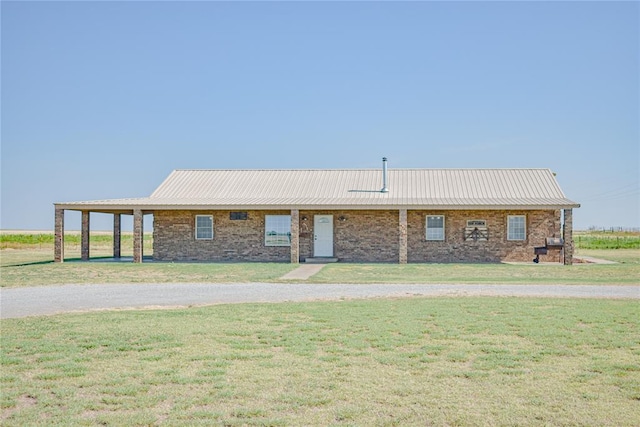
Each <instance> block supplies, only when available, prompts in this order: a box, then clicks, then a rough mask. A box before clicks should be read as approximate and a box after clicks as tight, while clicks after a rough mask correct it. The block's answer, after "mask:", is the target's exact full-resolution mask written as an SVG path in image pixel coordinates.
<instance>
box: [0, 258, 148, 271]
mask: <svg viewBox="0 0 640 427" xmlns="http://www.w3.org/2000/svg"><path fill="white" fill-rule="evenodd" d="M132 259H133V258H132V257H128V258H127V257H122V258H121V259H116V258H113V257H110V256H97V257H91V258H90V259H89V260H88V261H85V260H83V259H82V258H80V257H74V258H65V259H64V262H92V261H97V262H105V261H110V262H122V263H126V262H132ZM152 259H153V258H148V257H143V260H146V261H150V260H152ZM53 262H54V261H53V260H52V259H48V260H41V261H26V262H16V263H10V264H5V265H2V266H0V268H6V267H26V266H29V265H44V264H53Z"/></svg>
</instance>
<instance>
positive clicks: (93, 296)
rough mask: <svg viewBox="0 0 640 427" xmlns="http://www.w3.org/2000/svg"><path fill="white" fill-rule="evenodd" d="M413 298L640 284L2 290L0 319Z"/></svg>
mask: <svg viewBox="0 0 640 427" xmlns="http://www.w3.org/2000/svg"><path fill="white" fill-rule="evenodd" d="M411 296H431V297H435V296H461V297H464V296H505V297H547V298H632V299H640V286H591V285H402V284H392V285H389V284H377V285H376V284H370V285H346V284H281V283H240V284H238V283H234V284H206V283H178V284H164V283H163V284H153V283H150V284H121V285H119V284H108V285H61V286H38V287H32V288H10V289H2V290H0V318H2V319H9V318H20V317H28V316H42V315H51V314H57V313H66V312H75V311H91V310H112V309H133V308H136V309H140V308H176V307H188V306H199V305H213V304H237V303H260V302H269V303H276V302H286V301H319V300H340V299H363V298H389V297H391V298H398V297H411Z"/></svg>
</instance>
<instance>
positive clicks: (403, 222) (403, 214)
mask: <svg viewBox="0 0 640 427" xmlns="http://www.w3.org/2000/svg"><path fill="white" fill-rule="evenodd" d="M398 234H399V235H400V242H399V243H400V245H399V252H400V253H399V255H400V256H399V262H400V264H406V263H407V210H406V209H400V224H399V226H398Z"/></svg>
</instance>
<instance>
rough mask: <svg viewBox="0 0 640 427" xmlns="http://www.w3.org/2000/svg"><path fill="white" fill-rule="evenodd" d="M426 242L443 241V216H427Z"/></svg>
mask: <svg viewBox="0 0 640 427" xmlns="http://www.w3.org/2000/svg"><path fill="white" fill-rule="evenodd" d="M427 240H437V241H441V242H443V241H444V216H443V215H431V216H427Z"/></svg>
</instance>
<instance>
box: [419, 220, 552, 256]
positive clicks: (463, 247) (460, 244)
mask: <svg viewBox="0 0 640 427" xmlns="http://www.w3.org/2000/svg"><path fill="white" fill-rule="evenodd" d="M408 215H409V220H408V223H409V224H408V227H409V262H500V261H524V262H530V261H532V260H533V258H534V257H535V255H534V248H535V247H537V246H545V239H546V238H547V237H560V232H561V231H560V211H559V210H548V211H490V210H479V211H465V210H452V211H431V210H429V211H409V214H408ZM427 215H444V221H445V227H444V229H445V240H444V241H443V242H436V241H427V240H426V237H425V236H426V220H425V217H426V216H427ZM509 215H524V216H525V218H526V240H524V241H509V240H507V218H508V216H509ZM468 220H484V221H486V225H487V231H488V239H487V240H486V241H483V240H477V241H474V240H473V239H469V240H465V228H466V225H467V221H468ZM560 257H561V251H560V250H559V249H550V250H549V251H548V253H547V255H540V261H541V262H562V261H561V258H560Z"/></svg>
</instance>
